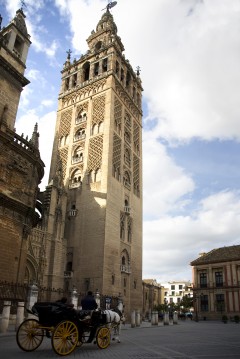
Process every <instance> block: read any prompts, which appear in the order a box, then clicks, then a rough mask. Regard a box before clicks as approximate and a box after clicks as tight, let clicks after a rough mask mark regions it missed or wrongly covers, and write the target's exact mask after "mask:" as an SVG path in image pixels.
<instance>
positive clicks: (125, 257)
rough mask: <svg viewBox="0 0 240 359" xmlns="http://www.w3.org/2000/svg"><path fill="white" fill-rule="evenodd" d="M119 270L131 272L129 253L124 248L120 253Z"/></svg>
mask: <svg viewBox="0 0 240 359" xmlns="http://www.w3.org/2000/svg"><path fill="white" fill-rule="evenodd" d="M121 272H124V273H128V274H130V273H131V268H130V259H129V254H128V252H127V250H126V249H124V250H123V251H122V254H121Z"/></svg>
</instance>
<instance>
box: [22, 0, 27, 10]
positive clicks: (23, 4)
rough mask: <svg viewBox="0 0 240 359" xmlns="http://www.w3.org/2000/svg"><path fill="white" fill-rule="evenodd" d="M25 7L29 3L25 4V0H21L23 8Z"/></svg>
mask: <svg viewBox="0 0 240 359" xmlns="http://www.w3.org/2000/svg"><path fill="white" fill-rule="evenodd" d="M23 7H25V8H27V5H26V4H25V2H24V0H21V10H23Z"/></svg>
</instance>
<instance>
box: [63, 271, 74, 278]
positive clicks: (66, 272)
mask: <svg viewBox="0 0 240 359" xmlns="http://www.w3.org/2000/svg"><path fill="white" fill-rule="evenodd" d="M72 277H73V272H72V271H69V270H68V271H65V272H64V279H70V278H72Z"/></svg>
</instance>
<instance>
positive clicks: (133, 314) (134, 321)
mask: <svg viewBox="0 0 240 359" xmlns="http://www.w3.org/2000/svg"><path fill="white" fill-rule="evenodd" d="M135 326H136V315H135V310H133V311H132V314H131V328H135Z"/></svg>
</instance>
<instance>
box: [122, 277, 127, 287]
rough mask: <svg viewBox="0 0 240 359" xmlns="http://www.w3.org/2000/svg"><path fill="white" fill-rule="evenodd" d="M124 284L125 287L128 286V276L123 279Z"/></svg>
mask: <svg viewBox="0 0 240 359" xmlns="http://www.w3.org/2000/svg"><path fill="white" fill-rule="evenodd" d="M123 286H124V287H126V286H127V279H126V278H124V279H123Z"/></svg>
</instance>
